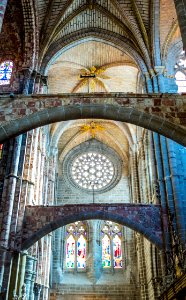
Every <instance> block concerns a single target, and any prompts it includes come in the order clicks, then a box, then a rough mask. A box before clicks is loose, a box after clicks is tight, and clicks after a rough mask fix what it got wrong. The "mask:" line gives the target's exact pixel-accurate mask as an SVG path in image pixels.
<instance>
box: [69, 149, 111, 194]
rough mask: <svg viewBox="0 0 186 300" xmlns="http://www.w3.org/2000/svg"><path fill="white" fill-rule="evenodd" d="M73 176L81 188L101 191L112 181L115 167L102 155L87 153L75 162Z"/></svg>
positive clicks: (72, 170) (72, 169)
mask: <svg viewBox="0 0 186 300" xmlns="http://www.w3.org/2000/svg"><path fill="white" fill-rule="evenodd" d="M71 174H72V178H73V180H74V181H75V182H76V183H77V184H78V185H79V186H80V187H82V188H84V189H86V190H92V189H94V190H100V189H102V188H103V187H106V186H107V185H109V184H110V182H111V181H112V179H113V176H114V166H113V164H112V162H111V161H110V160H109V158H108V157H106V156H105V155H103V154H102V153H98V152H86V153H84V154H82V155H80V156H78V157H77V158H76V159H75V160H74V161H73V163H72V168H71Z"/></svg>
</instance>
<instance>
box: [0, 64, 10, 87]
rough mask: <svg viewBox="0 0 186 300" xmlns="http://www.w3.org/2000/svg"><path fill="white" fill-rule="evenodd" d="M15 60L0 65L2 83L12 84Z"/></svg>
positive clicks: (0, 82) (0, 80) (0, 81)
mask: <svg viewBox="0 0 186 300" xmlns="http://www.w3.org/2000/svg"><path fill="white" fill-rule="evenodd" d="M12 68H13V62H11V61H4V62H3V63H1V65H0V85H7V84H10V79H11V75H12Z"/></svg>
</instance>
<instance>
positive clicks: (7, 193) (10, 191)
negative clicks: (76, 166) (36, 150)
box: [0, 135, 22, 289]
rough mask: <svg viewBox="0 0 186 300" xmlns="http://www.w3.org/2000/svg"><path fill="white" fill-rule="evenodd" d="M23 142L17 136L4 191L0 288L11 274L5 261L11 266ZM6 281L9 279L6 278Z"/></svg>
mask: <svg viewBox="0 0 186 300" xmlns="http://www.w3.org/2000/svg"><path fill="white" fill-rule="evenodd" d="M21 143H22V135H20V136H18V137H16V138H15V143H14V147H13V149H12V151H13V156H12V162H11V167H10V172H9V174H8V175H7V178H6V181H7V182H6V184H5V187H6V188H5V189H4V192H3V201H2V209H3V211H2V214H3V219H2V227H1V234H0V249H1V251H0V252H1V256H0V289H1V287H2V283H3V276H4V275H6V276H9V274H4V270H5V262H6V264H7V265H8V266H9V265H10V262H9V261H8V257H9V258H10V256H9V255H7V250H9V249H8V247H9V234H10V227H11V220H12V213H13V205H14V196H15V189H16V183H17V180H18V177H17V174H18V166H19V159H20V152H21ZM5 281H8V279H6V280H5Z"/></svg>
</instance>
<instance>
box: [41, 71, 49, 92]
mask: <svg viewBox="0 0 186 300" xmlns="http://www.w3.org/2000/svg"><path fill="white" fill-rule="evenodd" d="M39 92H40V94H47V93H48V76H43V75H42V76H41V86H40V91H39Z"/></svg>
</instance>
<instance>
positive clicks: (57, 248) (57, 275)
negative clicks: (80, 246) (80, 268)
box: [52, 227, 65, 284]
mask: <svg viewBox="0 0 186 300" xmlns="http://www.w3.org/2000/svg"><path fill="white" fill-rule="evenodd" d="M64 228H65V227H61V228H58V229H57V230H55V231H54V232H53V239H52V240H53V243H52V244H53V247H52V253H53V264H52V265H53V266H52V271H53V282H52V283H55V284H60V283H62V280H63V270H62V262H61V252H62V251H64V249H63V248H64V247H63V245H62V242H61V241H64V240H65V231H64ZM64 253H65V251H64Z"/></svg>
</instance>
